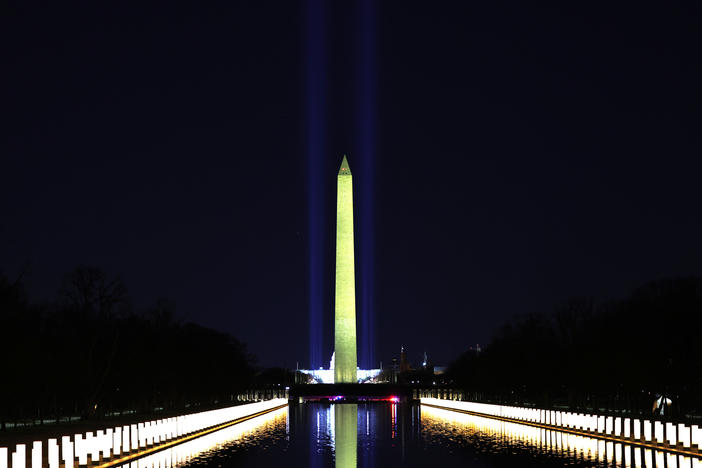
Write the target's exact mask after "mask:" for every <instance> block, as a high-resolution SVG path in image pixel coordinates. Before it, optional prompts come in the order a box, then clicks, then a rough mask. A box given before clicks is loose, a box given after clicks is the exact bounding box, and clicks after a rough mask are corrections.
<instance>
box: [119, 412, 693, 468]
mask: <svg viewBox="0 0 702 468" xmlns="http://www.w3.org/2000/svg"><path fill="white" fill-rule="evenodd" d="M280 466H307V467H312V468H328V467H336V468H354V467H379V468H380V467H383V468H385V467H394V466H397V467H409V466H435V467H437V468H438V467H449V468H450V467H513V466H526V467H531V466H533V467H536V466H542V467H543V466H574V467H581V466H582V467H592V466H597V467H600V466H602V467H604V466H610V467H611V466H622V467H625V466H632V467H634V466H646V467H664V466H665V467H667V468H677V467H681V468H682V467H686V468H687V467H690V468H694V467H702V464H700V460H699V459H691V458H689V457H682V456H677V455H672V454H668V453H664V452H655V451H651V450H643V449H640V448H634V447H631V446H628V445H623V444H618V443H617V444H615V443H612V442H606V441H603V440H597V439H592V438H588V437H582V436H575V435H570V434H566V433H562V432H558V431H550V430H545V429H540V428H534V427H530V426H524V425H521V424H516V423H506V422H501V421H497V420H493V419H489V418H481V417H476V416H470V415H466V414H462V413H457V412H453V411H449V410H442V409H437V408H431V407H420V406H419V405H410V404H396V403H386V402H383V403H359V404H350V403H342V404H323V403H305V404H300V405H296V406H291V407H289V408H283V409H280V410H276V411H274V412H272V413H269V414H266V415H264V416H260V417H258V418H254V419H252V420H249V421H246V422H244V423H241V424H237V425H234V426H231V427H229V428H227V429H223V430H221V431H217V432H215V433H212V434H209V435H207V436H204V437H201V438H199V439H195V440H193V441H190V442H186V443H183V444H180V445H178V446H175V447H173V448H171V449H168V450H164V451H162V452H158V453H156V454H154V455H152V456H150V457H146V458H143V459H141V460H139V461H138V462H134V463H132V464H131V466H130V467H128V468H170V467H184V468H185V467H188V468H189V467H203V468H204V467H207V468H229V467H257V468H268V467H280Z"/></svg>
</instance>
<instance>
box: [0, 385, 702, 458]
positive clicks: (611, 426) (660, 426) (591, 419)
mask: <svg viewBox="0 0 702 468" xmlns="http://www.w3.org/2000/svg"><path fill="white" fill-rule="evenodd" d="M420 401H421V402H422V403H425V404H430V405H435V406H441V407H445V408H454V409H461V410H464V411H471V412H474V413H480V414H484V415H487V416H500V417H503V418H509V419H513V420H515V421H528V422H533V423H539V424H544V425H548V426H553V427H554V428H566V429H575V430H579V431H586V432H590V433H593V434H601V435H607V436H611V437H616V438H620V439H622V441H623V442H626V441H629V442H631V441H639V442H645V443H649V444H651V443H652V444H659V445H662V446H668V447H678V448H683V449H690V450H697V451H700V450H701V449H702V428H701V427H700V426H698V425H696V424H691V425H687V424H674V423H670V422H662V421H652V420H648V419H637V418H625V417H619V416H602V415H594V414H584V413H571V412H567V411H555V410H544V409H537V408H523V407H518V406H504V405H491V404H487V403H475V402H470V401H453V400H441V399H438V398H421V399H420ZM0 468H2V467H0Z"/></svg>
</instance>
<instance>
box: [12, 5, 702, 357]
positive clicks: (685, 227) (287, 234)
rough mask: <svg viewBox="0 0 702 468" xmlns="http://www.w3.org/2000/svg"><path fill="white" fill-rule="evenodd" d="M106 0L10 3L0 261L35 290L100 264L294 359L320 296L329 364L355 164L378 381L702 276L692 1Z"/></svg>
mask: <svg viewBox="0 0 702 468" xmlns="http://www.w3.org/2000/svg"><path fill="white" fill-rule="evenodd" d="M105 3H106V2H83V3H80V4H79V3H70V5H69V4H67V3H64V2H53V6H51V7H41V8H40V7H35V6H26V5H24V6H7V5H6V6H3V7H2V20H1V23H0V26H1V27H0V29H1V30H2V39H3V44H4V47H3V48H2V64H1V65H0V67H1V68H0V69H1V70H2V74H1V76H2V78H0V79H1V82H2V104H1V106H2V116H3V126H2V129H3V131H2V138H1V139H0V144H1V145H2V146H1V147H0V155H1V157H2V166H1V168H2V169H0V199H1V200H2V204H1V205H0V214H1V216H0V271H1V272H3V273H4V274H6V275H8V276H9V277H10V278H15V277H16V276H17V275H18V274H19V272H21V271H24V270H26V271H27V274H26V276H25V282H26V286H27V289H28V292H29V294H30V296H31V297H32V298H33V299H35V300H41V299H52V298H55V297H56V294H57V291H58V289H59V287H60V284H61V279H62V277H63V275H64V274H65V273H67V272H69V271H70V270H72V269H73V268H74V267H75V266H77V265H90V266H96V267H99V268H102V269H103V270H105V271H106V272H107V273H108V275H111V276H120V277H121V278H122V279H123V280H124V282H125V283H126V285H127V287H128V289H129V293H130V296H131V297H132V299H133V302H134V305H135V307H136V308H139V309H144V308H147V307H149V306H151V305H153V304H154V303H155V302H156V300H157V298H160V297H165V298H169V299H171V300H172V301H174V302H175V304H176V310H177V313H178V315H179V316H180V317H181V318H182V319H183V320H191V321H194V322H197V323H200V324H203V325H206V326H211V327H214V328H217V329H219V330H222V331H226V332H230V333H232V334H233V335H235V336H236V337H238V338H239V339H241V340H242V341H244V342H245V343H247V344H248V346H249V349H250V350H251V351H252V352H253V353H254V354H255V355H257V356H258V358H259V363H260V364H261V365H265V366H271V365H282V366H289V367H294V366H295V365H296V362H298V361H299V363H300V365H301V366H307V365H309V364H310V350H309V347H310V337H309V334H310V329H311V328H310V324H309V319H308V317H309V316H310V299H309V297H310V291H312V290H315V287H316V288H317V290H320V291H322V294H323V295H322V302H321V303H320V304H318V306H319V308H320V311H321V312H320V313H321V316H322V317H323V323H322V328H321V329H322V330H323V332H324V334H323V335H322V336H321V337H320V338H319V340H321V341H320V343H321V345H320V346H321V349H322V357H323V360H324V361H325V362H328V359H329V357H330V355H331V350H332V343H333V339H332V337H333V335H332V333H333V329H332V317H333V272H334V256H333V255H334V222H335V220H334V216H335V192H334V190H335V184H336V172H337V170H338V167H339V164H340V162H341V158H342V155H343V154H348V157H349V163H350V166H351V170H352V172H353V174H354V185H355V190H356V197H357V200H359V201H358V203H357V205H356V213H355V216H356V225H357V232H358V233H359V235H358V237H357V258H358V259H359V260H358V261H359V262H361V261H362V266H358V267H357V276H358V278H357V282H361V281H365V283H364V284H366V286H363V287H359V288H360V290H361V291H360V292H359V294H361V293H364V294H366V295H368V294H369V295H370V297H366V298H365V299H364V300H363V301H360V300H359V312H358V313H359V316H363V314H365V316H368V315H369V313H371V312H372V314H373V315H374V317H375V321H374V333H375V337H374V339H373V342H374V345H375V350H374V351H368V350H370V349H371V348H372V346H370V345H369V344H368V343H367V342H363V340H365V339H366V338H359V340H360V341H362V342H363V343H361V345H362V346H363V348H364V349H363V356H362V358H361V361H362V362H361V364H362V365H365V366H367V365H369V364H373V365H377V362H378V361H379V360H383V361H385V362H387V361H389V360H390V359H391V358H392V357H393V356H396V355H397V354H398V352H399V348H400V346H401V345H405V346H406V348H407V349H408V355H409V358H410V359H411V360H413V361H418V360H419V359H420V358H421V354H422V352H423V351H425V350H426V351H427V352H428V353H429V356H430V357H431V358H433V360H434V361H435V362H436V363H437V364H448V363H449V362H450V360H451V359H453V358H455V357H457V356H458V354H459V353H461V352H462V351H464V350H466V349H467V348H468V347H469V346H471V345H474V344H476V343H481V344H482V345H485V344H486V343H488V342H489V340H490V338H491V337H492V335H493V333H494V331H495V330H496V329H497V328H498V327H499V326H500V324H502V323H503V322H504V321H505V320H508V319H509V318H510V317H512V316H513V315H514V314H524V313H529V312H539V311H541V312H549V311H551V310H552V309H553V307H554V305H555V304H557V303H558V302H560V301H563V300H565V299H567V298H568V297H571V296H592V297H594V298H596V299H598V300H606V299H609V298H617V297H623V296H626V295H627V294H629V293H630V292H631V291H632V289H633V288H635V287H637V286H640V285H642V284H643V283H645V282H647V281H650V280H655V279H659V278H662V277H666V276H687V275H700V274H702V215H701V210H700V201H701V200H702V190H701V188H700V187H701V184H700V181H701V180H702V163H701V162H700V156H701V155H702V151H701V150H702V136H701V135H702V132H701V130H700V129H701V128H702V121H701V120H702V119H701V118H700V117H701V116H702V114H701V112H702V109H701V107H700V104H701V103H702V91H701V89H702V65H701V64H702V59H701V58H700V57H701V56H700V44H702V34H701V33H700V31H702V12H701V9H702V8H701V7H700V4H699V3H695V2H689V4H674V3H673V2H660V3H659V4H658V5H657V6H651V7H649V6H647V5H648V4H647V3H646V2H639V3H637V4H632V5H633V6H632V5H628V6H623V5H622V6H616V5H615V4H614V3H618V2H608V4H607V6H606V7H598V6H595V5H594V4H591V3H583V2H559V6H557V7H554V6H550V7H548V8H547V7H539V6H535V5H532V2H515V4H511V3H499V4H498V3H497V2H447V3H440V2H383V3H382V5H380V2H378V3H377V4H374V3H373V2H371V1H369V0H365V1H360V2H333V3H332V2H326V3H325V2H324V1H322V0H310V1H309V2H299V3H298V2H287V1H280V2H267V1H243V2H222V3H215V4H211V2H187V3H186V2H183V3H179V2H163V3H161V4H159V5H156V6H150V7H148V8H147V7H144V5H141V4H137V5H138V6H130V7H127V6H125V5H126V4H124V3H122V2H116V3H118V4H119V5H120V6H114V7H107V6H105ZM141 3H150V2H141ZM474 3H475V4H480V5H479V6H476V5H473V4H474ZM483 4H489V5H483ZM311 129H312V130H311ZM312 140H314V141H312ZM315 148H316V149H315ZM313 149H315V150H314V151H313ZM315 151H316V153H315ZM312 153H314V154H312ZM315 158H316V159H315ZM364 196H365V199H364V200H365V201H360V198H362V197H364ZM315 200H316V201H315ZM315 206H316V207H317V209H313V207H315ZM364 207H365V211H364V209H363V208H364ZM315 226H317V228H315ZM311 231H315V232H311ZM310 239H312V242H311V241H310ZM311 243H313V244H314V245H316V246H317V247H316V248H315V247H310V245H311ZM313 251H316V252H318V253H321V257H320V259H318V261H319V262H320V263H319V264H320V265H321V270H319V272H318V274H316V275H315V274H310V271H313V272H314V271H315V270H314V268H312V269H311V267H310V259H311V257H312V254H313ZM361 276H363V278H361ZM315 278H316V279H315ZM311 283H313V284H312V285H311ZM369 284H370V285H372V286H368V285H369ZM359 326H365V323H364V324H360V325H359ZM313 329H314V328H313ZM312 341H314V340H312ZM366 341H367V340H366ZM371 360H372V362H371ZM363 361H365V362H363Z"/></svg>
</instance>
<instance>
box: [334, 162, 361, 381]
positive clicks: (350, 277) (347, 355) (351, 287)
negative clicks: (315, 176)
mask: <svg viewBox="0 0 702 468" xmlns="http://www.w3.org/2000/svg"><path fill="white" fill-rule="evenodd" d="M334 356H335V358H334V361H335V362H334V383H356V382H358V379H357V378H356V281H355V274H354V256H353V185H352V177H351V169H349V162H348V161H347V160H346V156H344V159H343V161H342V162H341V167H340V168H339V174H338V176H337V177H336V285H335V288H334Z"/></svg>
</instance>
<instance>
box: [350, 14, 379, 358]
mask: <svg viewBox="0 0 702 468" xmlns="http://www.w3.org/2000/svg"><path fill="white" fill-rule="evenodd" d="M357 5H358V7H357V12H358V15H357V16H356V18H357V20H356V21H357V23H356V24H357V37H358V47H357V59H356V62H357V66H356V67H355V68H356V70H357V71H356V73H357V80H356V82H357V89H356V92H357V94H358V96H357V99H356V103H357V109H356V148H357V149H358V160H359V161H358V169H359V170H358V171H357V172H358V173H360V176H359V178H358V180H359V182H360V184H361V187H360V189H359V190H358V202H359V203H358V207H359V212H360V213H363V216H359V220H358V221H359V222H358V228H359V229H358V232H359V254H360V255H359V262H358V266H359V279H360V281H359V309H360V314H359V318H360V320H359V325H360V327H359V330H360V346H359V359H360V363H361V367H362V368H365V369H370V368H374V367H375V366H377V365H378V363H377V362H376V360H375V220H376V213H375V206H376V199H375V193H376V190H375V162H376V143H377V142H376V139H377V126H378V119H377V102H376V101H377V47H378V45H377V8H378V6H377V2H375V1H374V0H361V1H359V2H358V3H357Z"/></svg>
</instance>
